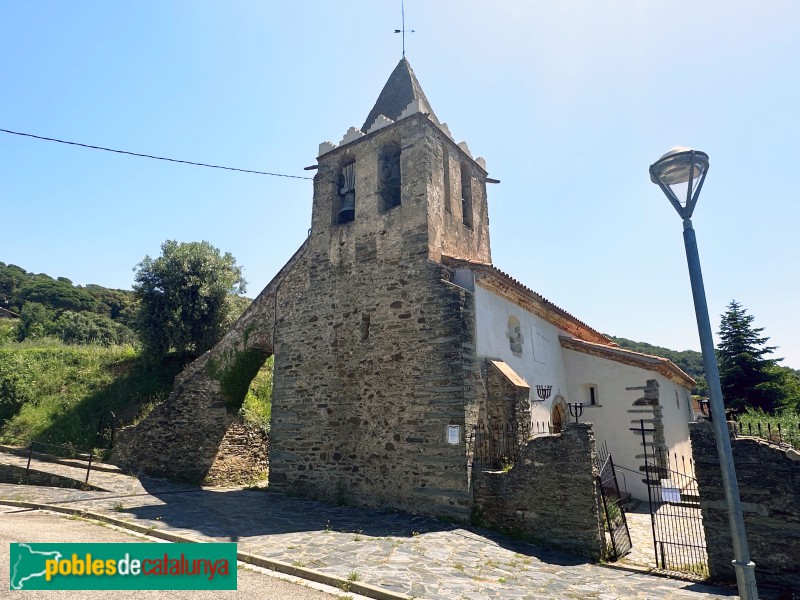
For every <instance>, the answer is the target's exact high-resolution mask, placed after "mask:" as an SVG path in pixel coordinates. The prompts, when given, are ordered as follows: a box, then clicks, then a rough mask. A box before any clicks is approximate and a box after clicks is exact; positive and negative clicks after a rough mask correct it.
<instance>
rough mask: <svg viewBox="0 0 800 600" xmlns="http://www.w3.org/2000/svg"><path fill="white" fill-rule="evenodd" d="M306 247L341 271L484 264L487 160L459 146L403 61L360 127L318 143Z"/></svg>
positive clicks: (488, 257)
mask: <svg viewBox="0 0 800 600" xmlns="http://www.w3.org/2000/svg"><path fill="white" fill-rule="evenodd" d="M317 160H318V164H317V175H316V177H315V181H314V205H313V211H312V226H311V234H312V246H313V248H314V250H315V251H316V252H319V253H323V252H327V253H328V255H329V258H330V260H331V262H332V263H334V264H337V265H342V266H343V265H344V264H347V263H350V264H357V263H358V262H359V261H363V260H369V259H372V258H375V259H377V260H383V259H399V258H401V257H402V256H403V255H406V256H408V257H411V256H417V257H421V256H425V257H426V258H428V259H429V260H432V261H436V262H438V261H439V260H440V259H441V256H442V255H443V254H444V255H450V256H455V257H458V258H465V259H469V260H474V261H479V262H487V263H488V262H491V250H490V246H489V216H488V207H487V202H486V183H487V181H494V180H491V179H488V176H487V175H488V174H487V171H486V163H485V161H484V160H483V159H482V158H476V159H474V158H473V157H472V154H471V153H470V150H469V148H468V147H467V144H466V143H465V142H460V143H456V142H455V141H454V139H453V137H452V135H451V133H450V130H449V128H448V126H447V124H445V123H441V122H440V121H439V119H438V118H437V117H436V115H435V114H434V112H433V109H432V108H431V106H430V103H429V102H428V99H427V97H426V96H425V93H424V92H423V90H422V87H421V86H420V84H419V81H418V80H417V77H416V75H415V74H414V71H413V70H412V69H411V65H410V64H409V63H408V61H407V60H406V59H405V58H403V59H402V60H400V62H399V63H398V64H397V66H396V67H395V69H394V71H393V72H392V74H391V75H390V76H389V79H388V81H387V82H386V85H384V87H383V90H381V93H380V95H379V96H378V100H377V102H376V103H375V106H374V107H373V108H372V110H371V111H370V113H369V115H367V119H366V121H365V122H364V124H363V125H362V126H361V128H360V129H359V128H356V127H350V129H348V130H347V132H346V133H345V134H344V137H343V138H342V139H341V141H340V142H339V144H338V145H337V144H334V143H331V142H323V143H322V144H320V146H319V157H318V159H317Z"/></svg>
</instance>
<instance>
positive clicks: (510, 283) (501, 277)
mask: <svg viewBox="0 0 800 600" xmlns="http://www.w3.org/2000/svg"><path fill="white" fill-rule="evenodd" d="M442 263H444V264H445V265H449V266H455V267H459V266H460V267H467V268H469V269H470V270H472V271H473V272H475V273H476V274H478V275H480V276H484V277H489V278H492V279H494V280H495V281H496V282H497V283H499V284H501V286H504V287H508V288H510V289H512V290H513V291H515V292H516V293H517V294H518V295H520V296H522V297H524V298H526V299H527V300H529V301H530V302H531V303H533V304H534V305H535V306H536V307H539V308H541V309H543V313H544V314H542V311H533V312H534V313H536V314H538V316H540V317H542V318H544V319H545V320H546V321H549V322H551V323H553V324H554V325H555V326H557V327H561V328H562V329H565V330H567V331H569V332H570V333H572V334H573V335H575V336H577V337H578V338H580V339H589V340H590V341H594V342H598V343H601V344H610V345H611V346H616V344H614V342H612V341H611V340H610V339H608V338H607V337H606V336H605V335H603V334H602V333H600V332H599V331H597V330H595V329H593V328H591V327H590V326H589V325H587V324H586V323H584V322H583V321H581V320H580V319H578V318H576V317H575V316H573V315H571V314H570V313H568V312H567V311H566V310H564V309H563V308H561V307H559V306H557V305H555V304H553V303H552V302H550V301H549V300H548V299H547V298H545V297H544V296H542V295H541V294H539V293H538V292H534V291H533V290H532V289H531V288H529V287H527V286H526V285H524V284H523V283H521V282H520V281H518V280H516V279H514V278H513V277H512V276H511V275H509V274H508V273H505V272H504V271H501V270H500V269H498V268H497V267H495V266H494V265H492V264H491V263H484V262H478V261H473V260H469V259H466V258H458V257H455V256H448V255H442ZM512 301H513V300H512ZM516 303H517V304H519V302H516ZM522 307H523V308H525V309H528V310H530V308H531V307H530V306H522Z"/></svg>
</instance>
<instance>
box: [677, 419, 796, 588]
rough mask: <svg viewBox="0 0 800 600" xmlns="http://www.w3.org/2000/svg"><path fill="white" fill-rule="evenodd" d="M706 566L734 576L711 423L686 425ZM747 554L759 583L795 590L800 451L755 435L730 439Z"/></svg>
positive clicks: (716, 576)
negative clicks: (697, 495)
mask: <svg viewBox="0 0 800 600" xmlns="http://www.w3.org/2000/svg"><path fill="white" fill-rule="evenodd" d="M689 436H690V439H691V444H692V454H693V456H694V460H695V474H696V476H697V484H698V489H699V493H700V507H701V509H702V513H703V529H704V530H705V536H706V545H707V548H708V560H709V570H710V572H711V577H712V578H713V579H717V580H726V581H734V580H735V576H734V571H733V567H732V566H731V561H732V560H733V550H732V546H731V531H730V526H729V524H728V512H727V504H726V502H725V494H724V491H723V488H722V474H721V471H720V465H719V461H718V459H717V449H716V444H715V441H714V433H713V429H712V426H711V423H708V422H704V423H692V424H690V425H689ZM731 446H732V449H733V461H734V465H735V467H736V478H737V480H738V483H739V495H740V497H741V500H742V510H743V513H744V521H745V529H746V531H747V540H748V545H749V547H750V555H751V558H752V560H753V561H754V562H755V563H756V580H757V581H758V584H759V586H765V585H769V586H777V587H779V588H784V589H790V590H792V591H793V592H794V593H795V594H797V593H800V453H798V452H797V451H795V450H787V449H786V448H779V447H776V446H774V445H770V444H768V443H767V442H765V441H762V440H757V439H754V438H739V439H734V440H731Z"/></svg>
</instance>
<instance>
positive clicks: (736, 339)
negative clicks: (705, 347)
mask: <svg viewBox="0 0 800 600" xmlns="http://www.w3.org/2000/svg"><path fill="white" fill-rule="evenodd" d="M754 318H755V317H753V315H748V314H747V310H746V309H744V308H742V305H741V304H739V303H738V302H736V300H731V303H730V304H729V305H728V310H727V311H726V312H725V314H723V315H722V320H721V321H720V327H719V337H720V342H719V347H718V348H717V359H718V361H719V375H720V382H721V384H722V395H723V398H724V399H725V406H726V407H727V408H731V409H735V410H738V411H742V410H744V409H745V408H747V407H748V406H752V407H754V408H760V409H762V410H765V411H767V412H772V411H774V410H775V408H776V407H777V405H778V402H779V400H780V399H781V396H782V394H781V385H780V382H779V375H778V373H777V369H776V366H777V363H778V362H779V361H781V360H783V359H781V358H766V357H767V356H768V355H770V354H772V352H773V350H775V349H776V348H777V346H767V345H766V344H767V342H768V341H769V338H768V337H762V336H761V332H762V331H764V328H763V327H753V320H754Z"/></svg>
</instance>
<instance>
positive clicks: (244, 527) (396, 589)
mask: <svg viewBox="0 0 800 600" xmlns="http://www.w3.org/2000/svg"><path fill="white" fill-rule="evenodd" d="M16 461H22V463H23V466H24V463H25V462H27V459H24V458H22V457H15V456H12V455H9V454H5V453H3V454H0V462H3V463H6V464H8V463H10V462H13V463H14V464H17V462H16ZM32 467H35V468H36V469H38V470H43V471H48V472H57V473H58V474H59V475H62V476H71V474H74V475H75V476H76V477H77V478H79V479H80V480H81V481H82V480H83V477H84V476H85V469H84V470H81V469H80V468H77V467H71V466H66V465H59V464H53V463H44V462H42V461H38V460H34V461H33V462H32ZM81 473H82V475H81ZM89 481H90V483H92V484H94V485H95V486H97V487H100V488H103V489H105V490H109V491H105V492H98V491H92V492H84V491H79V490H69V489H58V488H45V487H32V486H25V485H14V484H0V500H4V501H10V502H34V503H39V504H46V505H50V506H53V507H60V508H62V509H77V510H81V511H91V512H92V513H96V514H97V515H98V516H100V517H105V518H108V519H113V520H115V521H122V522H125V523H127V524H128V525H129V526H130V527H133V528H137V529H139V530H144V531H148V532H151V533H153V534H162V535H164V536H165V537H166V536H181V537H188V538H190V539H193V540H200V541H234V542H237V543H238V544H239V549H240V551H242V552H245V553H247V554H249V555H251V556H253V557H256V558H260V559H263V560H264V562H265V564H264V565H263V566H268V564H273V565H284V566H285V567H287V568H292V567H294V568H295V569H296V570H297V571H298V572H300V574H301V576H302V572H304V571H307V572H308V573H311V574H313V573H320V574H323V575H324V576H330V577H333V578H338V579H339V580H340V581H346V580H348V579H349V580H356V581H357V582H359V583H361V582H363V583H365V584H369V585H371V586H376V588H377V590H384V591H385V592H387V597H389V596H395V597H401V595H406V596H409V597H417V598H432V599H456V598H474V599H479V598H495V597H502V598H545V599H548V598H552V599H561V598H598V599H600V600H613V599H615V598H636V599H644V598H647V599H650V598H676V599H686V600H690V599H695V600H700V599H711V598H715V599H721V598H731V597H735V590H729V589H723V588H716V587H712V586H707V585H703V584H698V583H690V582H686V581H677V580H672V579H666V578H662V577H656V576H652V575H647V574H643V573H636V572H631V571H627V570H619V569H614V568H609V567H604V566H600V565H595V564H591V563H589V562H586V561H585V560H583V559H581V558H577V557H574V556H570V555H567V554H563V553H559V552H552V551H547V550H543V549H541V548H538V547H536V546H533V545H531V544H526V543H522V542H518V541H514V540H510V539H508V538H506V537H504V536H501V535H499V534H497V533H494V532H491V531H488V530H484V529H480V528H473V527H461V526H455V525H450V524H447V523H443V522H440V521H437V520H435V519H429V518H422V517H413V516H410V515H406V514H396V513H388V512H381V511H375V510H366V509H357V508H351V507H344V506H332V505H329V504H324V503H321V502H315V501H312V500H304V499H299V498H293V497H289V496H285V495H282V494H277V493H272V492H268V491H263V490H244V489H206V488H200V487H196V486H190V485H186V484H178V483H172V482H169V481H165V480H159V479H152V478H146V477H141V478H137V477H132V476H130V475H126V474H124V473H122V472H119V471H102V472H101V471H97V472H95V471H93V472H92V473H91V477H90V480H89ZM176 539H178V538H176ZM21 541H22V540H21ZM284 572H285V571H284ZM354 591H356V590H354ZM369 591H370V589H369V588H367V589H366V592H369ZM358 593H362V594H364V593H365V591H364V590H361V591H358ZM370 595H372V596H373V597H375V596H380V592H379V591H377V592H376V593H373V594H370Z"/></svg>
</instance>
